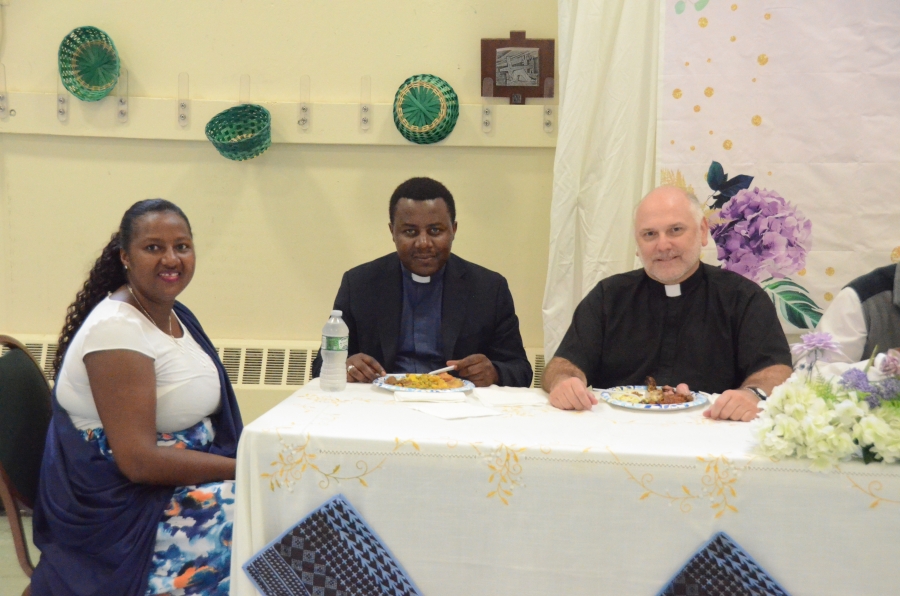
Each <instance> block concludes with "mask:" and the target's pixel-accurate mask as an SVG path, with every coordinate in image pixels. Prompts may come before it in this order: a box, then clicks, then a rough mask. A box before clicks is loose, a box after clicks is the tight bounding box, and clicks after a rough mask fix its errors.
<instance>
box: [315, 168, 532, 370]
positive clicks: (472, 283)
mask: <svg viewBox="0 0 900 596" xmlns="http://www.w3.org/2000/svg"><path fill="white" fill-rule="evenodd" d="M389 214H390V223H389V224H388V227H389V229H390V231H391V235H392V237H393V239H394V244H395V245H396V247H397V252H396V253H392V254H389V255H386V256H383V257H381V258H379V259H375V260H374V261H371V262H369V263H365V264H363V265H360V266H358V267H354V268H353V269H351V270H350V271H347V272H346V273H345V274H344V278H343V279H342V280H341V287H340V289H339V290H338V294H337V297H336V298H335V299H334V308H335V309H338V310H341V311H342V312H343V318H344V321H345V322H346V323H347V326H348V327H349V328H350V348H349V356H348V358H347V381H348V382H361V383H369V382H372V381H373V380H375V379H376V378H378V377H380V376H383V375H384V374H386V372H391V373H424V372H429V371H431V370H435V369H438V368H442V367H444V366H455V367H456V374H457V375H459V376H460V377H461V378H463V379H468V380H469V381H472V382H473V383H474V384H475V385H476V386H479V387H486V386H488V385H492V384H496V385H505V386H510V387H528V386H529V385H530V384H531V375H532V371H531V364H530V363H529V362H528V358H527V356H526V355H525V348H524V347H523V345H522V336H521V334H520V333H519V319H518V317H516V311H515V308H514V306H513V299H512V295H511V294H510V292H509V286H508V285H507V283H506V279H505V278H504V277H503V276H502V275H500V274H499V273H495V272H493V271H490V270H488V269H485V268H484V267H481V266H479V265H476V264H474V263H470V262H468V261H466V260H464V259H461V258H459V257H457V256H456V255H452V254H450V249H451V246H452V245H453V238H454V236H455V235H456V205H455V203H454V201H453V196H452V195H451V194H450V192H449V191H448V190H447V188H446V187H445V186H444V185H443V184H441V183H440V182H437V181H435V180H432V179H430V178H412V179H410V180H407V181H406V182H404V183H403V184H401V185H400V186H398V187H397V190H395V191H394V194H393V195H392V196H391V200H390V204H389ZM321 366H322V358H321V356H319V357H317V358H316V361H315V362H314V363H313V376H314V377H315V376H318V375H319V371H320V369H321Z"/></svg>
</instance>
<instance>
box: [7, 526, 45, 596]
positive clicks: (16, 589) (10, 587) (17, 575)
mask: <svg viewBox="0 0 900 596" xmlns="http://www.w3.org/2000/svg"><path fill="white" fill-rule="evenodd" d="M25 536H26V537H27V539H28V541H29V542H31V518H30V517H28V518H25ZM29 548H30V549H31V560H32V561H34V562H35V563H37V559H38V551H37V549H35V548H34V545H33V544H30V545H29ZM27 585H28V578H27V577H25V574H24V573H23V572H22V568H21V567H19V560H18V559H17V558H16V547H15V545H14V544H13V539H12V532H11V531H10V529H9V522H8V520H7V519H6V515H5V514H0V596H19V595H20V594H21V593H22V590H24V589H25V586H27Z"/></svg>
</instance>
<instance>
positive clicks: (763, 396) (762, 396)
mask: <svg viewBox="0 0 900 596" xmlns="http://www.w3.org/2000/svg"><path fill="white" fill-rule="evenodd" d="M744 389H749V390H750V391H752V392H753V393H755V394H756V397H758V398H759V399H761V400H765V399H766V398H767V397H769V396H768V395H766V392H765V391H763V390H762V389H760V388H759V387H744Z"/></svg>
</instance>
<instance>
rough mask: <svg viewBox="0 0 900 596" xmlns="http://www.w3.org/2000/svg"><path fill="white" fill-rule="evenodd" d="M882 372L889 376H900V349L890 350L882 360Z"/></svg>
mask: <svg viewBox="0 0 900 596" xmlns="http://www.w3.org/2000/svg"><path fill="white" fill-rule="evenodd" d="M880 370H881V373H882V374H884V375H888V376H895V377H896V376H900V351H898V350H888V351H887V354H885V355H884V359H883V360H882V361H881V369H880Z"/></svg>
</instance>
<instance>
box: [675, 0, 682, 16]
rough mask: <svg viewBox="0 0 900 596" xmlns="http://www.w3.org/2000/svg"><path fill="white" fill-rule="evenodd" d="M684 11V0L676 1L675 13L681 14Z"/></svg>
mask: <svg viewBox="0 0 900 596" xmlns="http://www.w3.org/2000/svg"><path fill="white" fill-rule="evenodd" d="M683 12H684V0H679V1H678V2H676V3H675V14H681V13H683Z"/></svg>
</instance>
